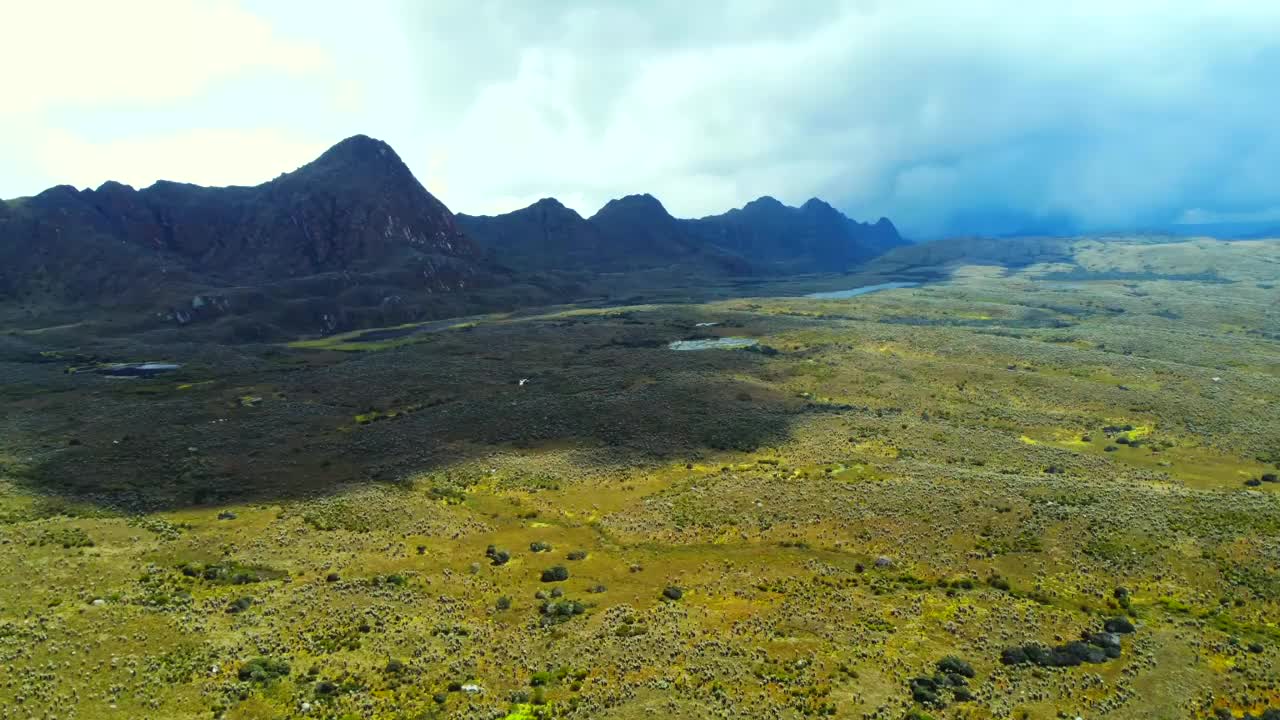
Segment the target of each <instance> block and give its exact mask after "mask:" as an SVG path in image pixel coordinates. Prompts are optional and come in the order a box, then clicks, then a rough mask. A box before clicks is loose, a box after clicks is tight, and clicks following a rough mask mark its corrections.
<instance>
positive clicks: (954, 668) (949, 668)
mask: <svg viewBox="0 0 1280 720" xmlns="http://www.w3.org/2000/svg"><path fill="white" fill-rule="evenodd" d="M938 671H939V672H944V673H951V674H954V675H963V676H964V677H967V678H970V679H972V678H973V677H974V676H975V675H976V674H977V673H975V672H974V671H973V666H972V665H970V664H969V663H967V662H965V661H964V660H961V659H960V658H958V657H956V656H955V655H948V656H946V657H944V658H942V659H941V660H939V661H938Z"/></svg>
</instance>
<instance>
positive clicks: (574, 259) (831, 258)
mask: <svg viewBox="0 0 1280 720" xmlns="http://www.w3.org/2000/svg"><path fill="white" fill-rule="evenodd" d="M902 244H904V240H903V239H902V238H901V237H900V236H899V235H898V232H897V230H896V229H895V228H894V226H893V224H892V223H891V222H890V221H889V220H888V219H885V218H881V219H880V220H879V221H877V222H876V223H874V224H864V223H858V222H855V221H853V220H850V219H849V218H847V217H845V216H844V215H843V214H841V213H840V212H839V211H838V210H836V209H835V208H833V207H831V206H830V205H828V204H827V203H825V202H823V201H821V200H818V199H816V198H815V199H812V200H810V201H808V202H806V203H805V204H804V205H803V206H802V207H799V208H793V207H787V206H785V205H783V204H781V203H780V202H778V201H777V200H774V199H773V198H767V197H766V198H760V199H759V200H755V201H753V202H751V203H748V204H747V205H746V206H745V207H743V208H741V209H736V210H730V211H729V212H726V213H724V214H723V215H717V216H712V217H706V218H701V219H696V220H684V219H677V218H674V217H672V216H671V215H670V213H668V212H667V211H666V209H665V208H664V207H663V206H662V203H661V202H659V201H658V200H657V199H656V198H654V197H652V196H650V195H630V196H627V197H624V198H620V199H617V200H613V201H610V202H609V203H608V204H606V205H605V206H604V207H603V208H601V209H600V211H599V212H597V213H596V214H595V215H593V216H592V217H590V218H583V217H581V216H580V215H578V214H577V213H576V212H574V211H573V210H570V209H568V208H566V207H565V206H563V205H562V204H560V203H559V202H558V201H556V200H554V199H550V198H548V199H545V200H541V201H539V202H537V203H535V204H534V205H532V206H530V207H528V208H524V209H522V210H518V211H516V212H512V213H508V214H505V215H499V216H493V217H472V216H467V215H458V216H455V215H454V214H453V213H452V212H450V211H449V209H448V208H447V207H445V206H444V204H443V203H441V202H440V201H439V200H437V199H436V198H435V197H434V196H432V195H431V193H430V192H428V191H427V189H426V188H424V187H423V186H422V185H421V184H420V183H419V182H418V181H417V180H416V179H415V178H414V176H413V175H412V173H411V172H410V171H409V169H408V168H407V167H406V166H405V164H404V163H403V162H402V161H401V160H400V158H399V157H398V156H397V155H396V153H395V151H394V150H392V149H391V147H390V146H389V145H387V144H386V143H384V142H381V141H378V140H374V139H371V138H368V137H365V136H362V135H358V136H355V137H351V138H348V139H346V140H343V141H342V142H340V143H338V144H337V145H335V146H334V147H332V148H331V149H329V150H328V151H327V152H325V153H324V154H323V155H321V156H320V157H319V158H318V159H316V160H315V161H313V162H311V163H309V164H307V165H305V166H303V167H301V168H299V169H298V170H296V171H294V172H291V173H286V174H283V175H281V176H279V177H278V178H276V179H274V180H272V181H270V182H267V183H264V184H262V185H258V186H255V187H221V188H212V187H201V186H196V185H187V184H180V183H172V182H158V183H156V184H155V185H152V186H151V187H148V188H146V189H143V190H135V189H133V188H131V187H129V186H127V185H122V184H119V183H115V182H108V183H105V184H103V185H102V186H101V187H99V188H97V189H96V190H76V189H75V188H73V187H70V186H58V187H55V188H51V189H50V190H47V191H45V192H43V193H40V194H39V195H36V196H34V197H30V198H22V199H18V200H14V201H8V202H4V203H0V298H2V299H8V300H20V301H24V302H27V303H36V304H42V305H49V304H54V305H58V304H64V305H76V304H85V305H114V306H121V307H139V308H152V307H155V308H159V311H160V313H161V315H162V316H163V317H164V319H165V320H166V321H173V322H175V323H178V324H187V323H190V322H196V321H200V320H203V319H208V318H210V317H219V316H222V315H225V314H245V313H249V312H252V313H253V314H255V315H256V316H259V317H266V318H268V320H266V321H265V322H268V323H269V324H274V325H276V326H279V327H285V328H289V329H291V330H295V331H320V332H330V331H334V330H338V329H341V328H347V327H353V326H360V325H363V324H367V323H369V322H387V321H394V320H410V319H421V318H423V317H428V316H441V317H443V316H447V315H449V314H455V315H456V314H462V313H464V312H466V311H468V310H476V309H490V308H492V307H496V306H502V305H503V304H507V305H515V304H520V302H521V300H520V299H519V298H515V297H512V296H508V297H506V298H505V299H495V298H492V297H490V298H489V302H481V301H480V298H478V297H471V296H468V293H471V292H474V291H485V290H497V289H501V288H506V287H514V286H521V287H522V288H523V287H526V286H532V287H534V288H536V289H537V290H536V291H535V292H533V293H532V294H531V296H529V297H527V298H526V299H528V300H541V301H545V300H553V299H569V298H568V296H569V295H572V293H573V292H574V282H573V278H574V277H576V276H594V275H596V274H599V273H625V272H641V271H655V270H662V269H668V268H670V269H678V270H679V271H680V272H682V273H699V274H706V275H711V276H723V277H728V276H769V275H779V274H789V273H799V272H839V271H844V270H846V269H848V268H849V267H850V266H851V265H852V264H854V263H856V262H860V261H863V260H866V259H868V258H871V257H874V256H876V255H878V254H880V253H882V252H884V251H886V250H888V249H891V248H893V247H896V246H899V245H902ZM522 292H523V290H522ZM258 311H261V312H258ZM265 332H267V330H264V329H261V328H260V329H259V330H258V331H249V332H248V335H249V336H250V337H252V336H255V335H261V334H263V333H265Z"/></svg>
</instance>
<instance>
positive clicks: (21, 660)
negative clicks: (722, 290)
mask: <svg viewBox="0 0 1280 720" xmlns="http://www.w3.org/2000/svg"><path fill="white" fill-rule="evenodd" d="M1073 252H1074V258H1075V260H1074V262H1070V263H1055V264H1040V265H1029V266H1023V267H1019V268H1014V269H1009V268H1004V267H999V266H996V265H993V264H968V265H965V264H961V263H955V262H952V263H951V264H946V263H943V264H941V265H938V266H934V267H929V268H922V267H896V268H895V267H892V264H891V263H890V262H888V261H886V262H885V263H882V264H881V265H879V266H877V267H876V268H873V269H872V271H869V272H868V274H867V275H866V276H864V277H853V278H819V279H812V281H811V282H807V283H800V282H798V281H788V282H787V283H777V284H772V285H771V284H763V285H759V286H755V289H754V290H753V291H752V295H753V297H741V296H738V297H732V296H728V295H726V296H725V297H721V298H719V299H709V300H707V301H706V302H690V303H678V302H663V303H659V304H641V305H634V306H623V307H612V308H604V309H601V308H589V309H574V308H551V309H547V310H545V311H536V312H526V313H518V314H511V315H491V316H479V317H473V318H466V319H462V320H457V321H447V322H439V323H434V324H429V326H428V327H427V328H426V329H425V330H423V331H421V332H417V331H416V330H417V328H415V327H402V328H398V329H396V330H398V331H403V330H410V331H414V332H412V334H409V335H405V336H396V333H383V334H374V335H371V336H366V335H362V333H364V332H368V331H360V332H357V333H349V334H346V335H342V336H333V337H329V338H311V339H302V340H301V341H299V342H295V343H292V344H281V345H256V346H255V345H250V346H213V345H204V344H192V345H163V346H161V345H148V344H147V343H145V342H144V341H142V340H139V339H129V338H119V337H116V338H101V339H98V340H95V341H92V342H90V341H85V342H84V343H83V344H82V345H79V346H74V345H71V344H68V343H66V342H65V337H66V336H65V335H58V333H56V332H53V333H46V334H43V335H39V334H36V335H33V334H30V333H24V334H21V335H18V336H10V337H8V339H7V340H6V342H7V343H8V344H7V345H5V346H4V354H3V356H2V361H0V401H3V403H4V405H5V407H6V411H5V412H4V413H3V415H2V416H0V578H3V579H4V582H3V583H0V718H53V717H57V718H83V719H89V718H92V719H95V720H96V719H98V718H102V719H111V718H121V719H124V718H130V719H131V718H141V717H148V718H151V717H155V718H227V719H229V720H231V719H235V720H247V719H250V718H261V719H264V720H265V719H268V718H302V717H306V718H331V719H336V718H405V719H415V720H416V719H420V718H613V719H617V720H623V719H627V718H649V717H666V718H707V717H744V718H804V717H836V718H860V719H861V718H877V719H879V718H886V719H897V718H906V717H916V718H923V717H933V718H939V719H941V718H971V719H975V720H976V719H985V718H1055V717H1072V718H1074V717H1077V716H1079V717H1083V718H1090V719H1092V718H1170V719H1172V718H1209V717H1216V716H1217V715H1218V714H1221V713H1232V714H1233V715H1234V716H1235V717H1242V716H1243V714H1244V713H1260V712H1262V711H1263V710H1264V709H1266V708H1269V707H1280V682H1277V680H1276V678H1280V483H1277V482H1271V481H1265V482H1264V481H1262V480H1263V478H1267V477H1273V474H1274V473H1276V472H1278V470H1277V468H1278V467H1280V289H1277V287H1276V285H1272V284H1271V283H1269V282H1267V281H1266V279H1265V278H1266V277H1267V273H1268V272H1269V273H1270V275H1271V276H1272V277H1274V276H1275V271H1274V268H1275V267H1277V265H1276V264H1275V263H1276V262H1277V260H1280V247H1278V246H1277V244H1276V243H1270V244H1268V243H1239V244H1237V243H1216V242H1210V241H1196V242H1195V243H1164V242H1150V241H1146V240H1142V241H1133V242H1111V243H1105V244H1100V243H1096V242H1093V241H1085V242H1081V243H1079V244H1078V245H1077V246H1075V248H1074V250H1073ZM1209 266H1212V272H1208V270H1207V269H1206V268H1208V267H1209ZM893 273H897V274H896V275H893ZM911 273H916V275H915V277H922V278H926V277H927V278H932V279H934V282H930V283H928V284H925V285H923V286H921V287H916V288H909V289H896V290H890V291H884V292H880V293H875V294H871V295H864V296H860V297H855V298H851V299H847V300H814V299H807V298H804V297H799V295H800V294H801V292H808V291H810V290H813V289H830V288H832V287H841V286H845V287H847V286H852V285H858V284H863V282H877V281H879V280H883V279H884V278H885V277H890V276H893V277H910V276H911ZM1278 284H1280V283H1278ZM704 323H714V324H713V325H703V326H699V325H700V324H704ZM708 336H724V337H749V338H753V339H756V340H758V341H759V343H760V344H759V345H758V346H756V347H754V348H747V349H733V350H708V351H702V352H673V351H671V350H668V349H667V347H666V345H667V343H669V342H671V341H674V340H680V339H688V338H694V337H708ZM50 338H53V339H50ZM57 338H64V341H63V343H62V344H58V343H57V341H56V339H57ZM352 350H355V351H357V352H351V351H352ZM40 351H44V352H46V353H48V352H49V351H57V353H60V354H54V355H50V354H45V355H41V354H40ZM77 354H78V355H82V356H92V357H95V358H103V359H107V360H119V361H137V360H151V359H156V360H167V361H176V362H179V363H182V365H183V367H182V368H181V369H180V370H179V371H177V372H175V373H173V374H169V375H161V376H157V377H153V378H137V379H113V378H105V377H101V376H97V375H94V374H92V373H76V374H67V373H66V372H64V370H65V368H66V366H68V365H73V364H76V361H75V360H74V356H76V355H77ZM521 380H524V381H525V382H524V383H523V384H522V383H521V382H520V381H521ZM556 568H563V569H564V571H565V572H564V573H561V572H560V571H559V570H557V569H556ZM544 573H545V574H544ZM544 578H545V581H544ZM557 578H563V579H557ZM1117 617H1123V618H1127V619H1128V620H1129V621H1130V622H1131V623H1132V624H1133V625H1134V626H1135V631H1134V632H1133V633H1129V634H1123V635H1122V636H1119V642H1120V644H1121V647H1120V650H1119V653H1118V654H1119V656H1118V657H1114V658H1107V659H1105V661H1101V662H1089V663H1085V664H1081V665H1075V666H1066V667H1049V666H1040V665H1037V664H1034V663H1033V664H1006V663H1005V662H1002V656H1004V655H1005V653H1006V651H1007V650H1009V649H1010V648H1016V647H1020V646H1023V645H1026V644H1028V643H1037V644H1042V645H1045V646H1050V647H1053V646H1062V645H1064V644H1065V643H1069V642H1071V641H1073V640H1076V639H1078V638H1081V637H1082V634H1085V633H1097V632H1099V631H1101V630H1102V629H1103V627H1104V624H1106V623H1107V621H1108V620H1111V619H1114V618H1117ZM949 656H954V657H956V658H960V659H962V660H963V661H964V662H965V663H967V664H968V666H970V667H971V668H972V671H973V672H972V677H971V678H965V677H962V676H959V675H956V674H955V673H952V675H951V676H947V675H945V673H940V672H939V670H938V667H939V666H938V664H939V662H940V661H942V660H943V659H944V658H947V657H949ZM922 679H923V680H928V682H922ZM931 683H932V684H931ZM948 683H951V684H948Z"/></svg>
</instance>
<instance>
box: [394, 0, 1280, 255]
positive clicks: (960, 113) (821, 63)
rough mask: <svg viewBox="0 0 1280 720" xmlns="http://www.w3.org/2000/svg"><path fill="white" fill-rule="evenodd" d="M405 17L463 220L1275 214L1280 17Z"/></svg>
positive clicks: (1065, 8)
mask: <svg viewBox="0 0 1280 720" xmlns="http://www.w3.org/2000/svg"><path fill="white" fill-rule="evenodd" d="M409 20H410V22H411V23H413V24H414V25H416V26H418V27H423V28H425V29H426V33H425V34H424V36H423V38H422V39H421V41H420V42H419V43H417V46H418V47H419V48H420V53H421V57H420V67H419V70H420V73H421V75H420V78H419V81H420V82H421V86H420V90H421V91H422V92H423V93H424V95H425V96H426V97H428V98H431V101H430V102H431V103H432V104H433V106H434V108H435V110H434V112H432V113H431V115H432V117H433V118H434V120H433V124H435V123H439V130H440V131H441V133H442V134H441V136H440V137H441V139H442V140H447V145H448V147H449V152H450V161H449V170H448V181H449V185H450V188H451V189H450V194H451V196H456V197H457V198H458V200H459V201H460V202H459V204H460V206H461V207H462V208H463V209H472V208H468V206H469V205H472V206H474V205H493V204H497V205H514V204H517V203H519V202H523V201H525V200H530V199H534V198H537V197H541V196H544V195H559V196H561V197H563V198H566V199H568V200H569V201H570V202H573V201H575V200H576V202H577V204H578V205H580V208H579V209H581V210H583V211H586V212H590V211H593V210H594V209H595V208H596V207H597V206H598V205H599V204H600V203H602V202H603V201H605V200H606V199H608V198H609V197H613V196H617V195H620V194H623V193H627V192H637V191H649V192H653V193H654V194H656V195H658V196H659V197H660V198H661V199H662V200H663V201H664V202H666V204H667V205H668V206H669V207H670V208H671V209H672V210H673V211H676V212H678V213H683V214H686V215H697V214H702V213H708V212H714V211H719V210H721V209H723V208H725V207H728V206H730V205H736V204H741V203H742V202H743V201H745V200H748V199H751V198H752V197H755V196H758V195H761V194H773V195H777V196H779V197H781V198H782V199H784V200H788V201H792V202H798V201H802V200H803V199H805V198H807V197H808V196H811V195H819V196H823V197H826V198H829V199H831V200H832V201H833V202H835V203H836V204H838V205H840V206H842V207H843V208H845V209H847V210H848V211H850V212H852V213H855V214H857V215H859V216H862V217H868V216H874V215H879V214H887V215H891V216H892V217H894V218H895V219H897V220H898V221H899V222H900V223H901V224H902V225H904V226H905V227H907V228H909V229H910V230H912V231H914V232H916V233H921V234H933V233H938V232H943V231H966V230H967V231H1001V230H1007V229H1011V228H1012V226H1016V225H1019V224H1027V223H1033V224H1034V223H1036V222H1041V221H1045V220H1048V221H1049V222H1050V223H1051V224H1055V225H1076V226H1079V227H1082V228H1089V227H1115V226H1124V225H1148V224H1157V223H1168V222H1172V221H1176V220H1179V219H1180V218H1192V219H1195V218H1207V217H1215V216H1218V215H1224V214H1231V213H1235V214H1241V213H1246V214H1247V213H1257V212H1263V213H1265V212H1268V211H1270V209H1271V208H1277V207H1280V182H1277V170H1276V168H1277V167H1280V141H1277V133H1276V132H1275V131H1274V125H1275V122H1276V113H1277V110H1278V109H1280V100H1277V99H1276V98H1277V94H1276V93H1275V92H1274V91H1273V90H1272V87H1271V86H1272V84H1273V83H1274V78H1275V77H1277V76H1280V46H1278V45H1277V39H1280V4H1275V3H1263V2H1257V3H1245V2H1217V3H1201V2H1159V3H1156V2H1124V3H1116V2H1093V1H1087V2H1072V3H1052V4H1051V3H1022V2H1017V3H1015V2H972V3H955V2H922V1H910V0H907V1H903V2H844V3H819V2H804V3H795V2H770V1H764V0H757V1H754V2H731V3H711V2H707V3H688V2H658V3H632V2H609V3H599V2H567V1H566V2H546V3H511V2H498V1H484V0H479V1H473V2H468V3H465V4H462V3H460V4H453V5H449V4H437V5H433V6H431V9H428V10H418V11H415V12H414V13H413V14H411V15H410V18H409ZM481 209H499V208H488V207H486V208H481ZM508 209H509V208H508Z"/></svg>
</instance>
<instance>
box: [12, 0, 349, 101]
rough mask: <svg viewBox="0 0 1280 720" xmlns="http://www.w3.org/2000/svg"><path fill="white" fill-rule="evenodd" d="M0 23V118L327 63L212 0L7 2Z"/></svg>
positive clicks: (151, 96)
mask: <svg viewBox="0 0 1280 720" xmlns="http://www.w3.org/2000/svg"><path fill="white" fill-rule="evenodd" d="M4 28H5V29H4V35H3V42H0V67H4V68H5V69H6V71H5V83H4V88H3V91H2V92H3V93H4V101H3V102H0V117H3V116H4V115H5V114H16V113H39V112H43V111H47V110H53V109H59V108H83V107H90V106H104V105H106V106H132V105H139V104H141V105H153V106H154V105H162V104H164V103H166V102H171V101H173V100H175V99H181V98H188V97H192V96H195V95H197V94H199V93H200V92H202V91H204V90H207V89H208V88H209V87H210V86H211V85H213V84H214V83H216V82H218V81H222V80H227V79H231V78H234V77H236V76H239V75H243V74H244V73H246V72H248V71H259V72H260V71H264V70H268V71H279V72H284V73H292V74H298V73H309V72H315V71H317V70H320V69H322V68H323V67H324V66H325V63H326V57H325V53H324V52H323V50H322V49H321V48H319V47H317V46H314V45H310V44H306V43H300V42H296V41H292V40H288V39H285V38H282V37H279V36H277V35H276V34H275V33H274V32H273V30H272V27H271V26H270V25H269V24H267V23H266V22H264V21H263V20H262V19H261V18H260V17H258V16H257V15H254V14H252V13H250V12H247V11H245V10H244V9H242V8H240V7H239V6H238V5H237V4H235V3H233V2H225V1H219V0H212V1H204V2H200V1H197V0H121V1H120V2H98V1H96V0H41V1H40V2H22V3H9V4H8V5H7V6H6V8H5V12H4Z"/></svg>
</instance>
